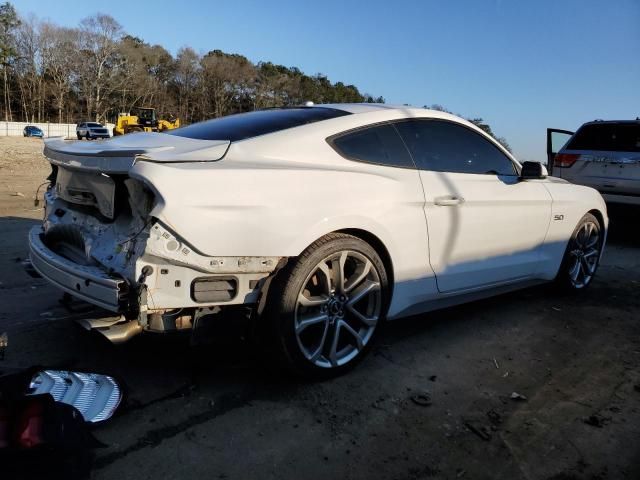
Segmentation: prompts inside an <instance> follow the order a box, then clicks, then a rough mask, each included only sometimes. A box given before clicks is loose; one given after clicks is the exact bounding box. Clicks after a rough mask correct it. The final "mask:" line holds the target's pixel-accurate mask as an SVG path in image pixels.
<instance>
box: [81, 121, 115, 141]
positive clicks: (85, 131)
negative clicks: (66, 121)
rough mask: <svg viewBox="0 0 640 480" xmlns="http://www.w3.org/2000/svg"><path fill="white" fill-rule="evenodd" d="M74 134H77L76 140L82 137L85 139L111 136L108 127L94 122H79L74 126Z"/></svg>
mask: <svg viewBox="0 0 640 480" xmlns="http://www.w3.org/2000/svg"><path fill="white" fill-rule="evenodd" d="M76 135H77V136H78V140H82V138H83V137H84V138H86V139H87V140H93V139H95V138H110V137H111V135H109V129H108V128H107V127H105V126H104V125H101V124H100V123H96V122H83V123H79V124H78V125H77V126H76Z"/></svg>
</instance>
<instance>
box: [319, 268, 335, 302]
mask: <svg viewBox="0 0 640 480" xmlns="http://www.w3.org/2000/svg"><path fill="white" fill-rule="evenodd" d="M318 270H320V271H321V272H322V274H323V275H324V278H325V279H326V281H327V283H326V287H327V294H329V295H331V293H332V292H333V290H334V286H333V285H331V280H332V277H333V275H332V274H331V270H329V266H328V265H327V264H326V263H325V262H320V264H319V265H318Z"/></svg>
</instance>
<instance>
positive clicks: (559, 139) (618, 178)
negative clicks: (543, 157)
mask: <svg viewBox="0 0 640 480" xmlns="http://www.w3.org/2000/svg"><path fill="white" fill-rule="evenodd" d="M547 155H548V161H549V165H551V166H552V167H551V168H552V171H553V175H555V176H557V177H560V178H564V179H566V180H568V181H570V182H571V183H577V184H579V185H586V186H589V187H593V188H595V189H596V190H598V191H599V192H600V193H601V194H602V195H603V197H604V199H605V200H606V201H608V202H612V203H628V204H637V205H640V119H636V120H612V121H602V120H595V121H593V122H587V123H585V124H584V125H582V126H581V127H580V128H579V129H578V131H577V132H575V133H573V132H570V131H567V130H558V129H553V128H550V129H548V130H547Z"/></svg>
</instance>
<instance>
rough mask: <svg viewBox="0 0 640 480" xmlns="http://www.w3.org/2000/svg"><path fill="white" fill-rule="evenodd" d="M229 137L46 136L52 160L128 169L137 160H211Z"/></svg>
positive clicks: (113, 170) (84, 166)
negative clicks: (96, 138)
mask: <svg viewBox="0 0 640 480" xmlns="http://www.w3.org/2000/svg"><path fill="white" fill-rule="evenodd" d="M230 143H231V142H229V140H194V139H192V138H186V137H179V136H176V135H167V134H165V133H153V132H149V133H143V132H140V133H131V134H128V135H123V136H119V137H114V138H111V139H109V140H104V141H100V142H82V141H78V140H65V139H64V138H62V137H57V138H49V139H47V140H45V146H44V155H45V156H46V157H47V158H48V159H49V161H51V163H53V164H55V165H59V166H63V167H66V168H69V169H73V170H88V171H95V172H102V173H127V172H128V171H129V169H130V168H131V167H132V166H133V164H134V162H136V161H138V160H144V161H151V162H162V163H168V162H211V161H215V160H220V159H221V158H222V157H224V155H225V154H226V152H227V150H228V148H229V144H230Z"/></svg>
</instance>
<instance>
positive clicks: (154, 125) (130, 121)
mask: <svg viewBox="0 0 640 480" xmlns="http://www.w3.org/2000/svg"><path fill="white" fill-rule="evenodd" d="M179 126H180V119H179V118H175V119H171V120H163V119H158V118H157V117H156V110H155V108H135V109H133V110H132V112H131V113H119V114H118V119H117V120H116V126H115V127H113V136H116V135H124V134H126V133H133V132H164V131H165V130H172V129H174V128H178V127H179Z"/></svg>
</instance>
